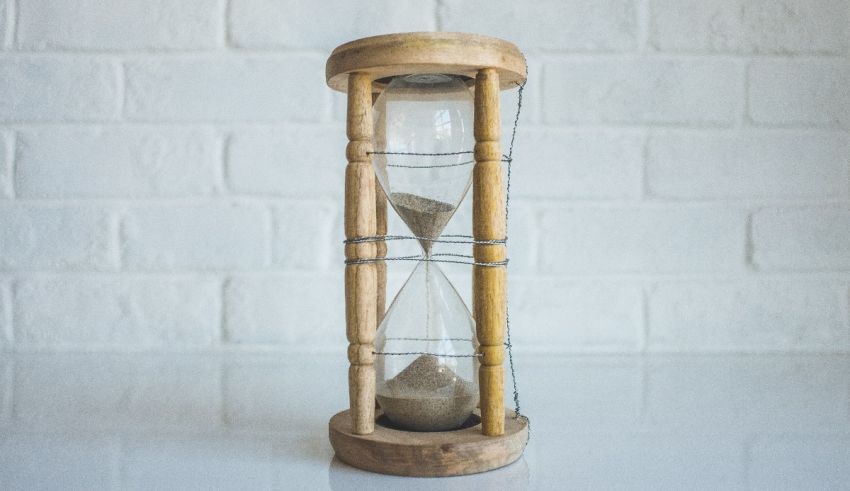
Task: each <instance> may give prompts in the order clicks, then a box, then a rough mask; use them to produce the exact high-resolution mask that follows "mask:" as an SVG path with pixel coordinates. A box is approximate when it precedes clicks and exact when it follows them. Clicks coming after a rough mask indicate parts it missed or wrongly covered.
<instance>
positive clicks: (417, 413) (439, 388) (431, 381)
mask: <svg viewBox="0 0 850 491" xmlns="http://www.w3.org/2000/svg"><path fill="white" fill-rule="evenodd" d="M377 396H378V403H379V404H380V405H381V409H383V410H384V414H386V415H387V417H388V418H389V419H390V421H392V422H393V423H395V424H397V425H399V426H401V427H404V428H406V429H409V430H414V431H446V430H453V429H455V428H458V427H460V425H462V424H463V423H464V421H466V419H467V418H469V416H470V415H471V414H472V411H473V409H475V404H476V402H477V400H476V399H477V396H478V394H477V391H476V390H475V388H474V386H473V384H472V383H471V382H468V381H467V380H464V379H463V378H461V377H459V376H458V375H457V374H455V372H454V371H453V370H452V369H451V368H449V367H447V366H445V365H443V364H441V363H440V361H439V359H437V357H436V356H432V355H421V356H419V358H417V359H416V360H414V361H413V363H411V364H410V365H409V366H408V367H407V368H405V369H404V370H402V371H401V372H399V374H398V375H396V376H395V377H393V378H391V379H390V380H387V381H386V383H385V384H383V385H382V386H381V387H378V391H377Z"/></svg>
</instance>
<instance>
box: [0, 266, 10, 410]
mask: <svg viewBox="0 0 850 491" xmlns="http://www.w3.org/2000/svg"><path fill="white" fill-rule="evenodd" d="M12 345H13V339H12V293H11V289H10V287H9V284H8V283H6V282H5V281H0V353H2V352H4V351H9V350H11V349H12ZM3 373H4V372H3V367H2V364H0V420H2V419H3V418H2V414H3V407H4V406H3V405H2V400H3V387H2V383H3V382H2V381H3V380H4V379H3Z"/></svg>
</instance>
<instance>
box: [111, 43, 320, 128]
mask: <svg viewBox="0 0 850 491" xmlns="http://www.w3.org/2000/svg"><path fill="white" fill-rule="evenodd" d="M323 61H324V60H323V59H320V58H318V57H314V56H300V55H293V56H271V55H270V56H266V57H260V56H249V57H242V58H232V57H223V58H219V59H215V58H195V59H167V60H147V61H132V62H127V63H126V66H125V69H126V77H127V88H126V96H125V101H126V102H125V114H126V116H127V117H128V118H130V119H133V120H144V121H228V122H230V121H286V120H294V121H320V120H322V119H324V118H325V116H326V113H328V107H329V106H328V104H329V102H328V101H329V91H328V89H327V87H326V86H325V83H324V77H323V76H321V74H323V73H324V70H323V66H324V65H323Z"/></svg>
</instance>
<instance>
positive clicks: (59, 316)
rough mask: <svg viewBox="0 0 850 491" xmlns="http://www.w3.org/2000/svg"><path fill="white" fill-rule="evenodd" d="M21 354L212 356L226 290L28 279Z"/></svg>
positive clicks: (23, 285)
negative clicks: (191, 352)
mask: <svg viewBox="0 0 850 491" xmlns="http://www.w3.org/2000/svg"><path fill="white" fill-rule="evenodd" d="M14 302H15V324H14V327H15V341H16V343H17V346H18V347H19V348H22V349H26V350H30V349H66V348H72V349H79V348H86V349H118V350H121V351H126V350H141V349H153V348H209V347H211V346H213V345H214V344H215V343H216V342H217V338H218V329H219V315H220V312H221V307H220V299H219V284H218V282H217V281H214V280H212V279H207V278H198V279H195V278H115V277H94V278H86V277H83V278H76V277H56V278H51V277H47V278H40V277H35V278H29V279H24V280H21V281H20V282H19V283H17V284H16V286H15V290H14Z"/></svg>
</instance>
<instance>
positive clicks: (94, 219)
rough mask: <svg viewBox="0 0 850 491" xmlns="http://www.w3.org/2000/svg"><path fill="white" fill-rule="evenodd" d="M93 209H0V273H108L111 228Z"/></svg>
mask: <svg viewBox="0 0 850 491" xmlns="http://www.w3.org/2000/svg"><path fill="white" fill-rule="evenodd" d="M112 221H113V220H112V218H111V217H110V214H109V213H108V212H107V211H105V210H101V209H98V208H93V207H76V206H69V207H63V206H26V205H7V206H3V207H0V223H2V224H3V226H2V227H0V268H2V269H7V270H34V269H95V270H102V269H112V268H114V267H115V266H117V264H116V260H115V255H116V253H115V241H114V237H113V236H114V233H115V231H114V225H113V223H112Z"/></svg>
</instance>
